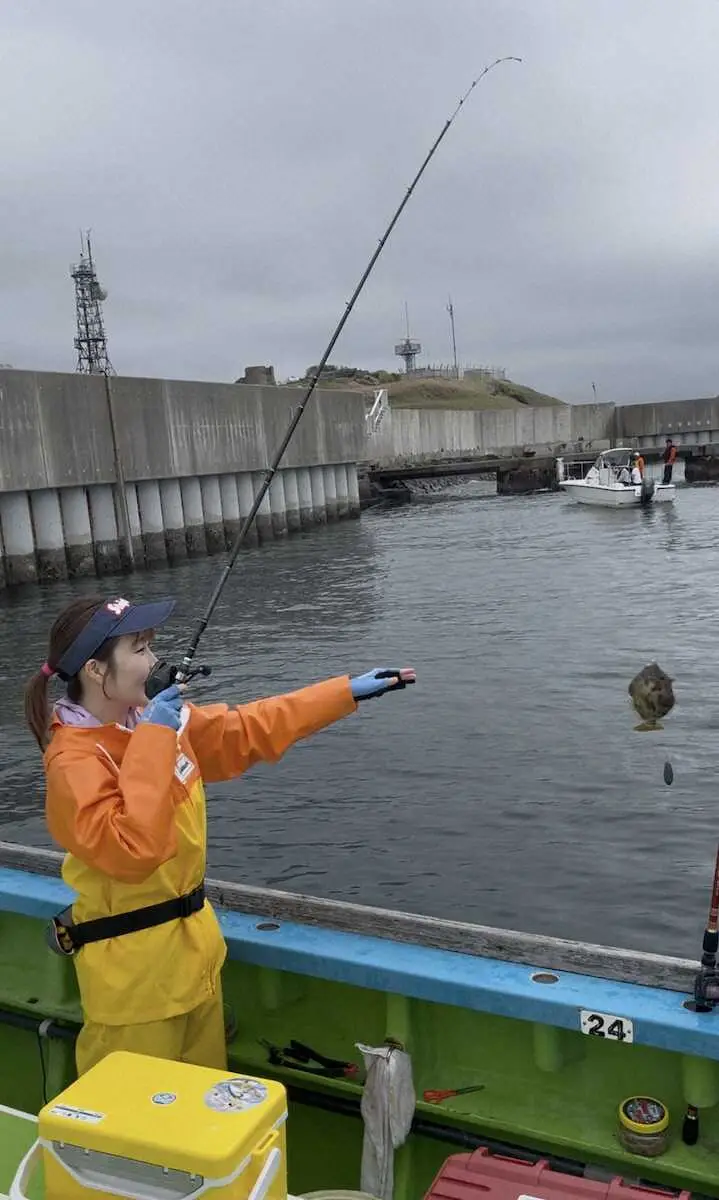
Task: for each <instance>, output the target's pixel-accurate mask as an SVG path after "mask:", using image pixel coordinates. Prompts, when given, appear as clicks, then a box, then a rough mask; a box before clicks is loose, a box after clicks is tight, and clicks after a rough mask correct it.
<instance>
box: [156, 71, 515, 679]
mask: <svg viewBox="0 0 719 1200" xmlns="http://www.w3.org/2000/svg"><path fill="white" fill-rule="evenodd" d="M521 61H522V60H521V58H517V57H516V56H515V55H507V56H506V57H504V58H498V59H496V60H495V61H494V62H493V63H490V64H489V66H487V67H485V68H484V70H483V71H481V72H480V74H479V75H478V76H477V78H476V79H474V80H473V81H472V83H471V84H470V86H469V87H468V88H467V91H466V92H465V93H464V95H463V96H462V98H461V99H460V101H459V103H458V105H457V107H456V108H455V110H454V112H453V113H452V115H451V116H450V117H448V118H447V120H446V121H445V123H444V125H443V127H442V129H441V131H440V133H439V135H438V136H437V138H436V139H435V141H434V142H433V144H432V146H431V148H430V150H429V152H428V154H427V156H426V157H425V159H424V161H423V163H422V165H421V167H420V168H419V170H418V172H417V174H416V175H415V177H414V179H413V180H412V182H411V184H410V185H409V187H408V188H407V191H406V193H405V195H404V196H403V198H402V201H401V203H400V205H399V207H398V208H397V211H396V212H395V214H394V216H393V217H392V220H391V221H390V223H389V225H388V226H387V228H386V230H385V232H384V233H383V234H382V237H381V238H380V239H379V243H378V245H377V248H376V250H375V251H374V253H373V255H372V257H371V258H370V260H369V262H368V264H367V266H366V267H365V269H364V271H363V273H362V275H361V277H360V280H359V283H358V284H357V286H356V288H355V290H354V292H353V293H352V295H351V297H350V299H349V300H348V301H347V303H346V304H345V310H344V312H343V314H342V316H341V318H340V320H339V322H338V323H337V326H336V328H335V330H334V333H333V334H332V337H331V338H330V340H329V343H328V345H327V348H326V350H325V352H324V354H323V355H322V358H321V359H320V362H319V365H318V367H317V369H316V371H315V373H314V375H313V376H312V378H311V380H310V383H309V386H308V387H307V390H306V391H305V393H304V395H303V396H302V399H301V400H300V402H299V404H298V405H297V408H296V409H295V411H294V414H293V416H292V420H291V421H290V423H289V426H288V428H287V432H286V434H285V436H284V438H283V439H282V442H281V444H280V447H279V449H278V451H277V453H276V454H275V457H274V458H273V460H272V462H271V464H270V466H269V467H268V468H267V471H266V472H265V477H264V480H263V482H262V485H261V487H260V490H259V491H258V493H257V495H256V496H255V499H254V501H253V504H252V508H251V509H250V511H249V513H248V514H247V516H246V517H245V519H244V521H243V522H242V525H241V526H240V529H239V532H238V534H237V537H236V538H235V541H234V543H233V545H232V549H231V551H230V556H229V558H228V560H227V563H226V565H225V566H224V568H223V570H222V573H221V574H220V578H219V579H218V581H217V584H216V586H215V589H214V591H213V592H212V595H211V597H210V600H209V602H208V604H207V607H206V608H205V611H204V612H203V614H202V616H201V617H200V618H199V620H198V622H197V627H196V629H195V632H194V633H193V635H192V639H191V641H190V644H189V645H188V647H187V650H186V651H185V654H184V656H183V658H182V662H181V664H180V666H179V667H176V666H173V665H171V664H169V663H166V662H159V663H157V664H156V666H155V667H154V669H153V670H152V672H151V673H150V676H149V678H148V680H147V684H146V686H145V692H146V695H147V697H148V699H149V700H151V699H152V698H153V696H156V695H157V694H158V692H161V691H163V690H164V689H165V688H167V687H169V686H170V685H171V684H172V683H175V682H177V683H186V682H187V681H188V680H190V679H192V678H193V677H194V676H195V675H209V674H210V668H209V667H207V666H201V667H195V668H194V669H193V667H192V662H193V659H194V657H195V654H196V652H197V647H198V645H199V643H200V639H201V637H202V635H203V633H204V632H205V630H206V629H207V626H208V625H209V623H210V620H211V619H212V614H213V612H214V611H215V607H216V605H217V602H218V600H219V599H220V596H221V595H222V591H223V588H224V586H225V584H226V583H227V580H228V578H229V576H230V572H231V570H232V568H233V566H234V564H235V560H236V558H237V555H238V554H239V552H240V548H241V547H242V543H243V542H244V540H245V538H246V536H247V533H248V531H249V529H250V528H251V526H252V523H253V521H254V519H255V517H256V516H257V512H258V510H259V508H260V505H261V504H262V501H263V500H264V498H265V495H266V494H267V490H268V488H269V486H270V484H271V483H272V480H273V479H274V477H275V474H276V473H277V469H278V467H279V465H280V462H281V461H282V458H283V456H284V454H285V451H286V450H287V447H288V446H289V444H290V442H291V440H292V437H293V435H294V432H295V430H296V428H297V426H298V425H299V423H300V421H301V420H302V415H303V413H304V411H305V408H306V407H307V404H308V403H309V401H310V399H311V397H312V395H313V393H314V391H315V388H316V387H317V384H318V382H319V379H320V376H321V375H322V372H323V371H324V369H325V367H326V365H327V362H328V360H329V356H330V354H331V353H332V350H333V349H334V346H335V343H336V341H337V339H338V337H339V336H340V334H341V332H342V330H343V329H344V327H345V324H346V322H347V320H348V318H349V315H350V313H351V312H352V309H353V308H354V306H355V304H356V303H357V300H358V299H359V296H360V293H361V292H362V289H363V288H364V285H365V284H366V282H367V280H368V279H369V277H370V274H371V273H372V269H373V267H374V265H375V263H376V262H377V259H378V258H379V256H380V254H381V253H382V250H383V249H384V247H385V244H386V242H387V240H388V238H389V236H390V234H391V233H392V230H393V229H394V227H395V225H396V224H397V222H398V220H399V218H400V217H401V215H402V213H403V211H404V209H405V206H406V205H407V203H408V202H409V198H410V196H411V195H412V193H413V191H414V189H415V188H416V186H417V184H418V183H419V181H420V179H421V178H422V176H423V174H424V172H425V171H426V169H427V167H428V166H429V164H430V162H431V161H432V159H433V158H434V155H435V153H436V152H437V150H438V148H439V146H440V143H441V142H442V141H443V139H444V138H445V136H446V134H447V133H448V131H449V129H450V127H451V126H452V124H453V123H454V121H455V119H456V118H457V116H458V115H459V112H460V110H461V109H462V108H463V107H464V105H465V104H466V102H467V100H468V99H469V97H470V96H471V94H472V92H473V91H474V89H475V88H476V87H477V86H478V84H480V83H481V82H482V80H483V79H484V78H485V76H486V75H488V74H489V72H490V71H493V70H494V68H495V67H498V66H499V65H500V63H505V62H521Z"/></svg>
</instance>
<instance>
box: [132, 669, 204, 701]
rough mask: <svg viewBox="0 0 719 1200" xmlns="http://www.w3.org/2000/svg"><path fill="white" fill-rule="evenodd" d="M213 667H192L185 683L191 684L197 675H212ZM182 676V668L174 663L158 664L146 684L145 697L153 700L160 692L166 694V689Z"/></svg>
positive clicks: (184, 680)
mask: <svg viewBox="0 0 719 1200" xmlns="http://www.w3.org/2000/svg"><path fill="white" fill-rule="evenodd" d="M211 673H212V667H208V666H205V665H204V664H203V665H202V666H200V667H192V669H191V670H190V671H188V673H187V675H186V676H185V678H184V679H183V683H184V682H189V681H190V680H191V679H194V678H195V676H196V675H210V674H211ZM179 674H180V668H179V667H177V666H175V664H174V663H166V662H158V663H155V666H154V667H153V668H152V670H151V671H150V674H149V675H148V677H147V683H146V684H145V695H146V696H147V699H148V700H153V699H154V697H155V696H158V695H159V694H160V692H164V690H165V688H169V687H172V685H173V683H176V682H177V677H178V675H179Z"/></svg>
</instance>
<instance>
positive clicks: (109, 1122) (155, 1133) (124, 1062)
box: [12, 1051, 287, 1200]
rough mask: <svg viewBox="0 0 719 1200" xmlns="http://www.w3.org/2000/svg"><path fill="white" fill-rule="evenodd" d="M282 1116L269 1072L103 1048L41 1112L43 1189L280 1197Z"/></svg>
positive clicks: (279, 1092)
mask: <svg viewBox="0 0 719 1200" xmlns="http://www.w3.org/2000/svg"><path fill="white" fill-rule="evenodd" d="M286 1119H287V1095H286V1092H285V1089H284V1088H283V1087H282V1085H281V1084H279V1083H275V1082H273V1081H271V1080H268V1079H255V1078H253V1077H251V1076H246V1075H231V1074H228V1073H227V1072H226V1071H213V1070H209V1069H208V1068H207V1067H194V1066H189V1065H188V1064H187V1063H176V1062H169V1061H167V1060H165V1059H161V1058H149V1057H148V1056H146V1055H140V1054H128V1053H125V1052H124V1051H123V1052H119V1053H115V1054H109V1055H108V1056H107V1058H104V1059H103V1060H102V1061H101V1062H99V1063H98V1064H97V1065H96V1066H95V1067H93V1068H92V1069H91V1070H89V1071H88V1072H87V1074H85V1075H83V1076H81V1078H80V1079H78V1080H77V1081H76V1082H75V1083H73V1084H72V1085H71V1086H70V1087H69V1088H67V1089H66V1091H64V1092H62V1093H61V1095H59V1096H57V1097H56V1098H55V1099H54V1100H53V1101H52V1102H51V1103H50V1104H47V1105H46V1106H45V1108H44V1109H43V1110H42V1112H41V1113H40V1117H39V1139H38V1145H37V1147H36V1148H35V1150H36V1154H37V1153H42V1157H43V1166H44V1169H45V1198H46V1200H109V1197H111V1196H125V1197H131V1198H132V1200H183V1198H184V1197H188V1198H189V1197H192V1198H194V1197H199V1196H201V1195H202V1194H203V1193H205V1194H206V1195H207V1200H286V1197H287V1155H286V1140H285V1121H286ZM31 1167H32V1161H31V1157H28V1161H27V1162H26V1163H25V1164H24V1167H23V1169H22V1170H21V1171H20V1172H18V1178H17V1181H16V1183H17V1186H16V1187H15V1188H14V1191H13V1193H12V1195H13V1200H23V1195H24V1191H25V1187H24V1184H25V1182H26V1180H27V1177H28V1174H29V1172H30V1170H31Z"/></svg>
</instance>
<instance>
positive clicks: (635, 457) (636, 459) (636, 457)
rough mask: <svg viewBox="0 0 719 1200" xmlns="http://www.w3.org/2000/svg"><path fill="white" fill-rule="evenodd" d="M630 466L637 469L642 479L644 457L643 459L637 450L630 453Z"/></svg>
mask: <svg viewBox="0 0 719 1200" xmlns="http://www.w3.org/2000/svg"><path fill="white" fill-rule="evenodd" d="M632 467H636V468H637V470H638V471H639V474H640V475H641V477H642V479H643V478H644V467H645V463H644V459H643V457H642V455H641V454H640V453H639V451H638V450H635V451H634V453H633V454H632Z"/></svg>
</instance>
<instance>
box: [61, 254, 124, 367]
mask: <svg viewBox="0 0 719 1200" xmlns="http://www.w3.org/2000/svg"><path fill="white" fill-rule="evenodd" d="M80 244H81V248H82V249H81V254H80V261H79V263H77V265H76V266H74V267H71V269H70V275H71V277H72V278H73V279H74V281H75V314H76V318H77V336H76V338H75V349H76V350H77V367H76V370H77V371H81V372H82V373H83V374H85V375H114V374H115V370H114V368H113V365H112V363H111V362H110V358H109V356H108V353H107V336H106V334H105V326H104V323H103V319H102V303H103V301H104V300H107V292H106V291H105V289H104V288H103V287H101V286H100V283H99V281H98V278H97V274H96V273H95V264H94V262H93V261H92V244H91V242H90V231H89V230H88V231H87V233H86V234H81V235H80Z"/></svg>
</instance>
